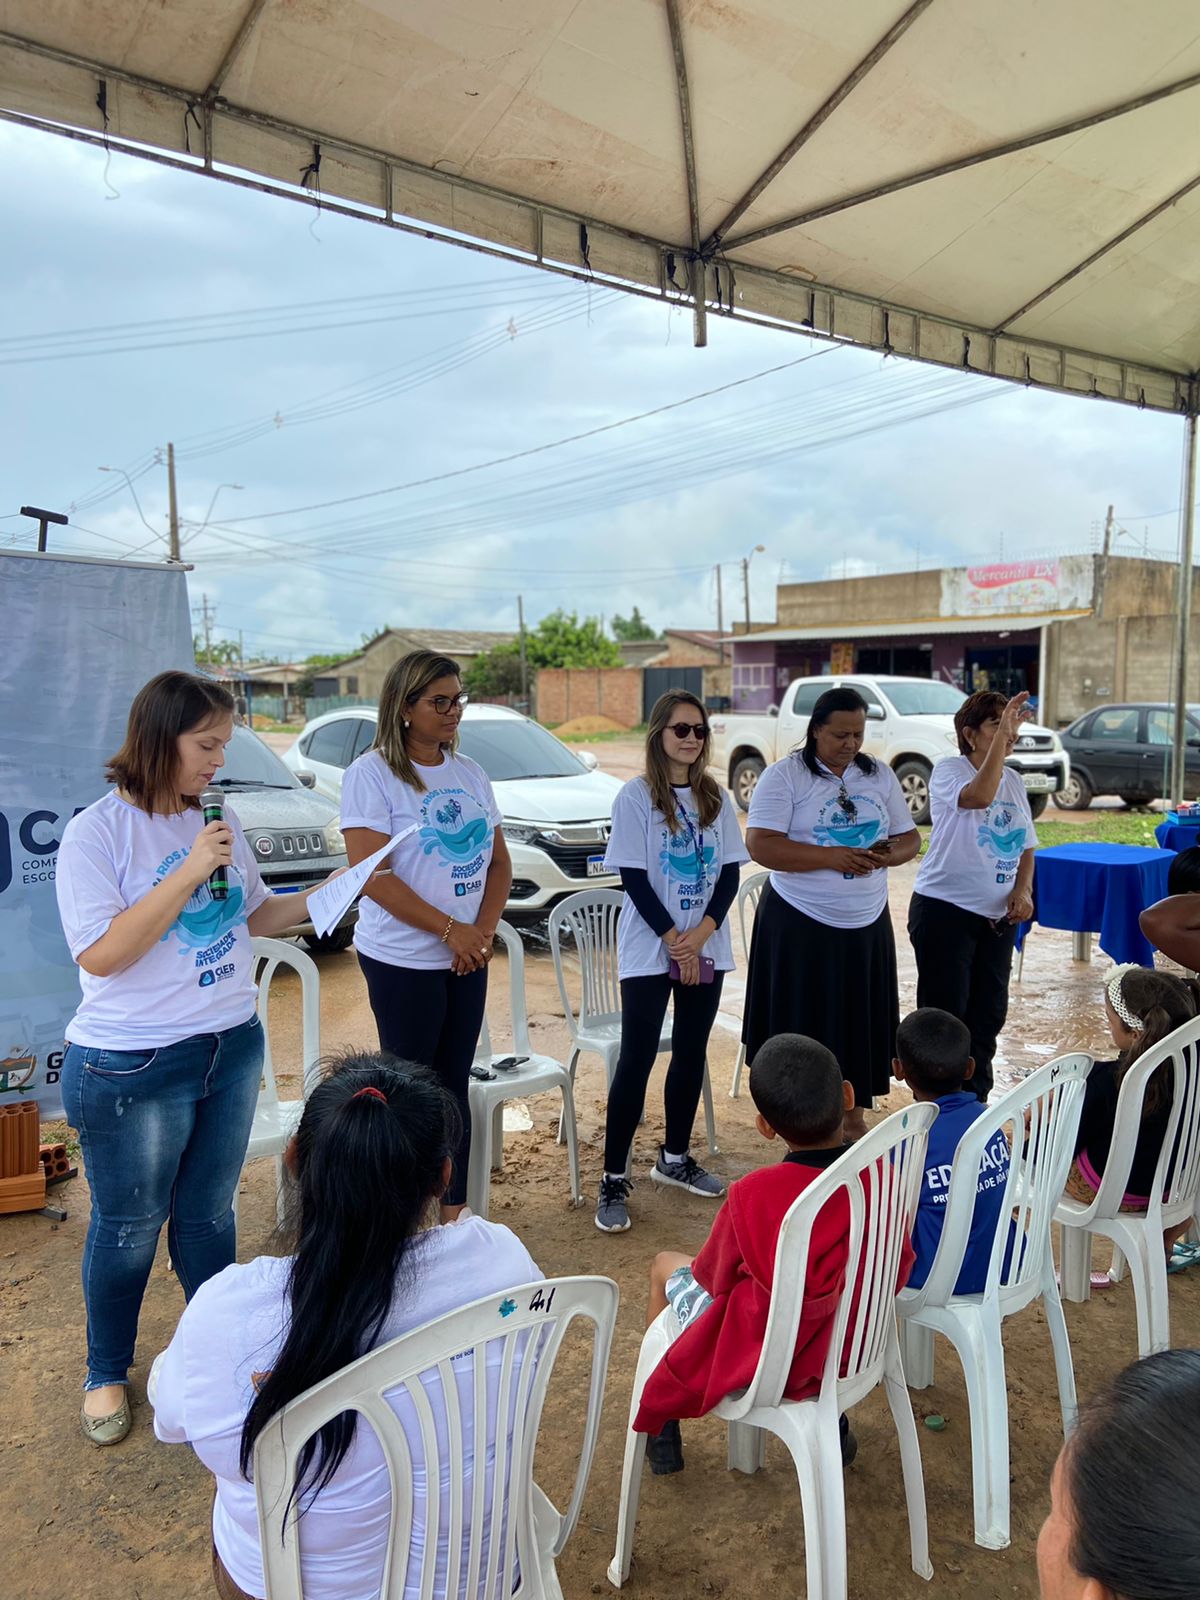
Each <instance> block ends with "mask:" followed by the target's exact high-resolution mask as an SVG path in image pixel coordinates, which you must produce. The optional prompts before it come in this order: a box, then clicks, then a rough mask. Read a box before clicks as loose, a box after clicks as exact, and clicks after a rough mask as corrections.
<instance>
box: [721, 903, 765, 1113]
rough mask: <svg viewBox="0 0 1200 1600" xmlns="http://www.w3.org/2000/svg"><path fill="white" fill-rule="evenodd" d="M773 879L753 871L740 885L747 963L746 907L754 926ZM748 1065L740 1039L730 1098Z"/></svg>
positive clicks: (740, 918) (740, 919)
mask: <svg viewBox="0 0 1200 1600" xmlns="http://www.w3.org/2000/svg"><path fill="white" fill-rule="evenodd" d="M770 881H771V874H770V873H769V872H752V873H751V874H750V876H749V877H748V878H746V879H745V880H744V881H743V882H742V883H741V884H740V885H739V886H738V895H737V910H738V926H739V927H740V928H741V930H742V953H743V954H744V955H745V957H746V961H747V963H749V960H750V938H749V935H748V933H747V931H746V909H747V907H749V910H750V926H751V927H753V926H754V918H755V917H756V916H757V915H758V902H759V901H760V900H761V899H762V892H763V890H764V889H765V888H766V887H767V884H768V883H769V882H770ZM745 1065H746V1046H745V1044H744V1043H743V1042H742V1041H741V1040H739V1041H738V1053H737V1060H736V1061H735V1062H734V1063H733V1082H732V1083H731V1084H730V1085H729V1098H730V1099H731V1100H736V1099H737V1097H738V1095H739V1093H740V1092H741V1087H742V1070H743V1068H744V1067H745Z"/></svg>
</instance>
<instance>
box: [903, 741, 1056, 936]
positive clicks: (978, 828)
mask: <svg viewBox="0 0 1200 1600" xmlns="http://www.w3.org/2000/svg"><path fill="white" fill-rule="evenodd" d="M975 776H976V772H975V768H974V767H973V766H972V765H971V763H970V761H969V760H968V759H967V757H966V756H948V757H947V758H946V760H945V761H939V762H938V764H937V765H936V766H935V767H934V769H933V772H932V774H931V775H930V779H929V805H930V812H931V814H932V818H933V831H932V833H931V834H930V836H929V849H928V850H927V851H926V852H925V856H924V858H923V860H922V862H921V868H920V871H919V872H918V873H917V881H916V885H915V888H916V891H917V893H918V894H924V895H928V896H929V898H930V899H931V900H945V901H947V902H948V903H949V904H950V905H952V906H960V907H961V908H962V910H964V911H974V912H975V913H976V914H977V915H978V916H981V917H987V918H988V920H989V921H992V922H995V921H996V920H997V919H998V918H1000V917H1002V916H1003V915H1004V913H1005V910H1006V908H1007V906H1008V897H1009V895H1010V894H1011V893H1012V892H1013V888H1014V886H1015V884H1016V881H1017V868H1018V866H1019V865H1020V863H1021V855H1022V852H1023V851H1025V850H1036V849H1037V842H1038V840H1037V834H1036V833H1035V832H1034V827H1033V817H1032V815H1031V813H1030V810H1029V798H1028V796H1027V795H1026V793H1025V785H1024V783H1023V782H1022V781H1021V776H1020V774H1019V773H1017V772H1014V771H1013V769H1012V768H1011V767H1005V769H1004V771H1003V773H1002V774H1001V777H1000V787H999V788H998V789H997V790H996V798H995V800H993V801H992V803H991V805H990V806H986V807H984V808H983V809H982V810H979V811H968V810H966V809H965V808H964V807H962V806H960V805H959V803H958V797H959V795H960V794H961V793H962V792H963V790H964V789H965V788H966V786H967V784H969V783H970V781H971V779H972V778H974V777H975Z"/></svg>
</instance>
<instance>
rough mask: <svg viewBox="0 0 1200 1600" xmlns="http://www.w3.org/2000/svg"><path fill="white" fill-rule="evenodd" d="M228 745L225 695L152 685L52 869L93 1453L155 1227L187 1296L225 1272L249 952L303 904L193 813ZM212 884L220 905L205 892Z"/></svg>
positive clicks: (134, 1321)
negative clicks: (73, 973) (73, 966)
mask: <svg viewBox="0 0 1200 1600" xmlns="http://www.w3.org/2000/svg"><path fill="white" fill-rule="evenodd" d="M232 737H233V697H232V695H230V694H229V692H228V690H226V689H224V688H222V687H221V685H220V684H218V683H214V682H212V681H211V680H210V679H208V678H200V677H195V676H193V675H192V674H191V673H188V672H163V673H160V674H159V675H158V677H156V678H152V679H151V681H150V682H149V683H148V684H146V685H145V687H144V688H142V689H141V690H139V692H138V694H137V696H136V697H135V699H134V701H133V704H132V706H131V707H130V711H129V726H128V730H127V732H126V735H125V743H124V744H123V745H122V747H121V749H120V750H119V751H118V752H117V754H116V755H115V756H113V758H112V760H111V761H110V762H109V764H108V771H107V777H108V781H109V782H110V783H111V784H113V785H114V787H113V788H112V789H111V790H110V791H109V792H108V793H107V794H106V795H104V796H103V798H102V799H100V800H97V801H96V802H95V803H94V804H93V805H90V806H88V807H86V809H85V810H83V811H81V812H80V813H79V814H78V816H75V817H73V818H72V819H71V821H70V822H69V823H68V824H67V826H66V828H65V829H64V831H63V840H62V845H61V847H60V849H59V852H58V865H57V877H56V878H55V889H56V891H57V894H58V906H59V914H60V916H61V918H62V925H63V932H64V933H65V934H66V938H67V944H68V946H69V948H70V951H71V954H72V956H73V957H74V959H75V961H76V963H77V964H78V966H79V981H80V987H81V989H82V991H83V997H82V1000H81V1002H80V1005H79V1009H78V1010H77V1011H76V1013H75V1015H74V1016H73V1017H72V1018H71V1021H70V1022H69V1023H68V1024H67V1048H66V1053H65V1055H64V1058H63V1072H62V1090H63V1103H64V1105H65V1107H66V1114H67V1120H68V1121H69V1122H70V1123H71V1125H72V1127H74V1128H75V1129H76V1130H77V1131H78V1133H79V1143H80V1148H81V1150H82V1152H83V1164H84V1167H85V1169H86V1171H87V1179H88V1187H89V1190H90V1192H91V1203H92V1214H91V1219H90V1221H89V1223H88V1231H87V1239H86V1241H85V1243H84V1247H83V1297H84V1303H85V1306H86V1309H87V1345H88V1353H87V1378H86V1380H85V1383H84V1397H83V1409H82V1411H81V1413H80V1427H81V1428H82V1430H83V1435H84V1438H85V1439H88V1440H89V1441H90V1442H91V1443H92V1444H96V1445H111V1444H117V1443H118V1442H119V1441H120V1440H121V1439H123V1438H124V1437H125V1435H126V1434H127V1433H128V1432H129V1428H130V1425H131V1422H132V1416H131V1413H130V1409H129V1398H128V1374H129V1368H130V1366H131V1365H132V1363H133V1353H134V1344H135V1341H136V1337H137V1325H138V1315H139V1313H140V1311H141V1306H142V1297H143V1295H144V1294H145V1291H146V1283H147V1280H148V1279H149V1276H150V1268H151V1266H152V1264H153V1262H154V1252H155V1249H156V1247H157V1245H158V1236H159V1233H160V1232H161V1231H162V1226H163V1223H164V1222H165V1223H166V1224H167V1239H168V1242H169V1245H170V1250H171V1260H172V1263H173V1264H174V1267H175V1272H176V1274H177V1276H178V1278H179V1282H180V1285H181V1287H182V1289H183V1292H184V1294H185V1295H186V1296H187V1297H188V1299H191V1297H192V1296H193V1295H194V1294H195V1293H196V1291H197V1289H199V1287H200V1285H201V1284H202V1283H204V1281H205V1280H206V1279H207V1278H211V1277H212V1275H213V1274H214V1273H217V1272H220V1271H221V1270H222V1269H223V1268H224V1267H226V1266H228V1265H229V1263H230V1262H231V1261H232V1260H233V1258H234V1247H235V1225H234V1217H233V1195H234V1189H235V1188H236V1185H237V1181H238V1175H239V1173H240V1172H241V1170H242V1163H243V1161H244V1160H245V1156H246V1145H247V1142H248V1141H249V1138H250V1126H251V1123H252V1122H253V1120H254V1106H255V1101H256V1100H257V1098H258V1088H259V1080H260V1077H261V1072H262V1059H263V1039H262V1029H261V1027H260V1025H259V1020H258V1015H257V1012H256V1010H255V1003H256V995H255V987H254V975H253V952H252V949H251V943H250V940H251V935H252V934H259V935H265V936H270V935H272V934H279V933H284V932H286V930H287V929H288V928H291V927H294V926H295V925H296V924H297V923H298V922H303V921H304V919H305V917H306V915H307V906H308V891H305V892H304V893H303V894H292V895H272V894H270V893H269V892H268V890H267V889H266V888H265V887H264V885H263V882H262V879H261V878H260V876H259V871H258V867H257V865H256V863H255V860H254V857H253V855H252V854H251V852H250V848H249V846H248V845H247V843H246V840H245V837H244V836H243V834H242V830H241V827H240V826H239V825H238V821H237V818H236V817H235V816H234V815H233V814H232V812H229V811H226V813H225V817H224V820H223V821H220V822H209V823H207V824H206V823H205V821H204V817H203V814H202V812H201V809H200V804H199V796H200V794H201V793H202V792H203V790H205V789H206V788H208V787H209V785H210V784H212V783H213V781H214V779H216V777H217V774H218V772H219V771H220V769H221V767H222V766H223V765H224V764H225V754H224V752H225V746H226V745H227V744H228V743H229V741H230V739H231V738H232ZM218 869H224V872H225V875H226V877H227V880H228V884H227V890H226V893H225V894H224V895H223V896H222V895H220V894H219V893H217V894H214V892H213V890H212V889H211V887H210V884H209V879H210V878H211V877H212V875H213V874H214V873H215V872H217V871H218ZM314 887H315V886H314Z"/></svg>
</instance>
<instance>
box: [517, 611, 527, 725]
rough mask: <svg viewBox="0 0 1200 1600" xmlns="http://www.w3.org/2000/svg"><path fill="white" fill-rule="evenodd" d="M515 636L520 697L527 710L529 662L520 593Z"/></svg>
mask: <svg viewBox="0 0 1200 1600" xmlns="http://www.w3.org/2000/svg"><path fill="white" fill-rule="evenodd" d="M517 636H518V639H519V640H520V646H521V699H522V700H524V702H525V709H526V711H528V710H529V663H528V661H527V660H526V659H525V600H524V597H523V596H522V595H518V596H517Z"/></svg>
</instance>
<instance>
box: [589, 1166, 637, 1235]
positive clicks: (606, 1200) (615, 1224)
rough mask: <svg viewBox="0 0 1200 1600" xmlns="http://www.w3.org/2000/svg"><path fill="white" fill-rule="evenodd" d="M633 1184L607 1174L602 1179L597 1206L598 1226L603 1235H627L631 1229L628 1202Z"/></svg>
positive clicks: (625, 1179) (626, 1179)
mask: <svg viewBox="0 0 1200 1600" xmlns="http://www.w3.org/2000/svg"><path fill="white" fill-rule="evenodd" d="M632 1188H633V1184H632V1183H631V1182H630V1181H629V1179H628V1178H610V1177H609V1176H608V1174H607V1173H605V1174H604V1175H603V1177H602V1178H601V1179H600V1198H599V1200H598V1201H597V1204H596V1226H597V1227H598V1228H599V1229H600V1232H601V1233H626V1232H627V1231H628V1229H629V1207H628V1206H627V1205H626V1203H625V1202H626V1201H627V1200H628V1198H629V1191H630V1189H632Z"/></svg>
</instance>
